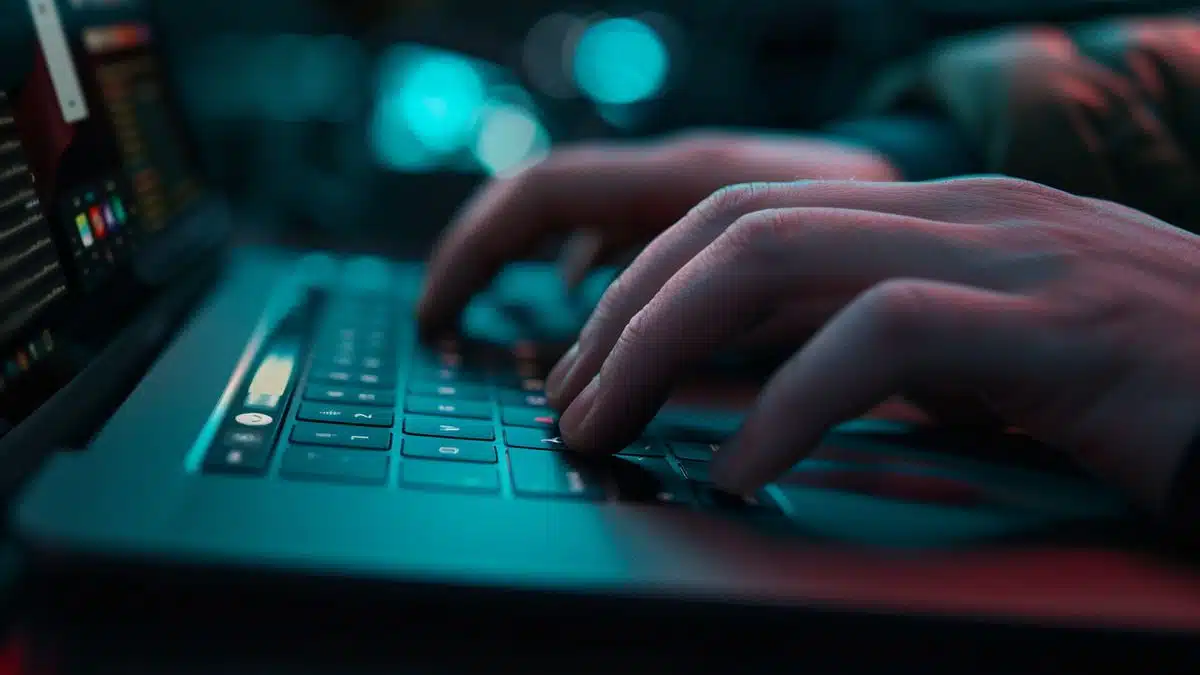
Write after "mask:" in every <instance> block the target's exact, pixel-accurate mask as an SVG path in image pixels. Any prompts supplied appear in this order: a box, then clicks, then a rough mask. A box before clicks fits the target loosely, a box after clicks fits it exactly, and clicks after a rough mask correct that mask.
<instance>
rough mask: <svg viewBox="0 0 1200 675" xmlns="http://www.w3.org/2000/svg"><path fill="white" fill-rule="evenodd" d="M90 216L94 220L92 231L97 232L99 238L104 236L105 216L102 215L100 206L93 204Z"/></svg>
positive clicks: (89, 211)
mask: <svg viewBox="0 0 1200 675" xmlns="http://www.w3.org/2000/svg"><path fill="white" fill-rule="evenodd" d="M88 218H89V219H91V221H92V231H93V232H95V233H96V238H97V239H103V238H104V231H105V229H104V216H102V215H100V207H99V206H93V207H92V208H90V209H88Z"/></svg>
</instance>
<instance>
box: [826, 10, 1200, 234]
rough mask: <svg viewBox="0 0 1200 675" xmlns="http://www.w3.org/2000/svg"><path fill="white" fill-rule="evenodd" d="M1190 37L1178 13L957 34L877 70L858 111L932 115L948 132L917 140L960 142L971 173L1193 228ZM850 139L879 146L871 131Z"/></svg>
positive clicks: (1196, 74)
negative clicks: (1029, 183) (1034, 184)
mask: <svg viewBox="0 0 1200 675" xmlns="http://www.w3.org/2000/svg"><path fill="white" fill-rule="evenodd" d="M1198 45H1200V19H1198V18H1195V17H1186V16H1185V17H1175V18H1146V19H1119V20H1111V21H1105V22H1099V23H1089V24H1083V25H1077V26H1069V27H1065V28H1060V27H1050V26H1023V27H1020V28H1009V29H1005V30H1002V31H997V32H991V33H986V34H977V35H971V36H968V37H965V38H957V39H954V40H950V41H947V42H944V43H940V44H938V45H936V46H935V47H934V48H933V49H932V50H930V51H929V52H927V53H925V54H924V55H922V56H920V57H918V58H917V59H915V60H913V61H912V62H909V63H906V64H902V65H900V66H898V67H897V68H895V69H894V70H893V71H891V72H888V73H885V74H883V76H882V77H880V78H879V80H878V81H876V82H875V83H874V86H873V87H872V88H871V89H870V91H869V92H868V96H867V97H866V98H865V100H864V101H863V102H862V105H861V108H860V111H859V112H860V113H861V119H862V120H869V119H877V118H878V117H879V116H889V117H895V118H905V117H911V116H913V115H919V116H922V117H923V118H924V119H926V120H936V121H937V123H938V124H941V125H945V126H946V127H948V128H949V129H952V132H951V131H943V132H940V133H933V134H931V135H929V136H927V137H928V138H935V137H936V138H941V139H945V138H951V137H954V138H958V139H960V143H961V144H962V146H961V148H960V149H959V150H958V153H959V154H958V155H957V157H958V158H959V160H958V161H959V162H966V161H967V160H968V158H969V160H970V162H971V166H972V170H971V171H970V172H972V173H997V174H1005V175H1010V176H1016V177H1020V178H1026V179H1029V180H1034V181H1038V182H1041V183H1045V184H1048V185H1051V186H1054V187H1057V188H1060V189H1063V190H1067V191H1070V192H1074V193H1077V194H1083V195H1087V196H1091V197H1097V198H1101V199H1108V200H1112V201H1117V202H1121V203H1123V204H1126V205H1129V206H1132V207H1134V208H1138V209H1140V210H1142V211H1146V212H1148V213H1151V214H1153V215H1155V216H1157V217H1159V218H1162V219H1163V220H1166V221H1167V222H1170V223H1172V224H1174V225H1177V226H1180V227H1184V228H1187V229H1190V230H1192V231H1200V46H1198ZM895 128H898V127H893V129H895ZM835 133H836V129H835ZM857 137H858V138H859V139H861V140H863V142H866V143H869V144H871V145H873V146H874V147H876V148H878V149H880V150H882V151H884V152H885V153H886V152H889V147H888V145H887V143H889V142H890V141H888V140H887V138H886V134H881V133H880V131H879V130H878V129H874V130H868V131H867V132H865V133H864V132H863V131H862V130H861V129H860V130H859V131H858V132H857ZM880 139H883V140H880ZM910 145H911V144H910ZM940 147H943V146H937V145H936V144H935V145H931V146H930V152H929V154H930V155H936V153H938V152H941V151H943V150H942V149H939V148H940ZM911 150H912V149H911V148H910V147H903V148H901V152H902V153H903V152H907V153H908V154H904V155H903V156H902V157H903V158H902V159H901V160H899V161H898V164H899V165H901V167H902V169H903V165H904V164H906V163H907V164H910V165H911V164H912V163H913V162H914V161H917V159H919V158H915V157H914V156H913V154H912V151H911ZM921 161H922V162H923V163H921V164H920V166H921V167H923V169H922V170H923V171H925V172H928V171H930V170H944V168H943V167H940V166H939V165H938V161H939V160H938V158H937V157H936V156H933V157H929V156H927V157H926V158H924V159H923V160H921ZM961 166H966V164H961ZM945 175H950V174H948V173H947V174H945ZM922 177H933V176H922Z"/></svg>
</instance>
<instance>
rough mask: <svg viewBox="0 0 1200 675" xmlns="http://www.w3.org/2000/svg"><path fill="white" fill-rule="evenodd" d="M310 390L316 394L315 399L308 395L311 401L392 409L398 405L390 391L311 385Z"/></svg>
mask: <svg viewBox="0 0 1200 675" xmlns="http://www.w3.org/2000/svg"><path fill="white" fill-rule="evenodd" d="M308 388H309V390H310V391H314V392H316V395H315V397H313V396H308V395H306V396H305V398H307V399H309V400H311V401H327V402H330V403H337V402H343V403H352V404H354V405H372V406H379V407H381V408H391V407H392V406H394V405H396V395H395V394H394V393H392V392H390V391H372V390H369V389H355V388H353V387H336V388H330V387H321V386H319V385H309V387H308Z"/></svg>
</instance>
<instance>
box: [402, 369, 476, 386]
mask: <svg viewBox="0 0 1200 675" xmlns="http://www.w3.org/2000/svg"><path fill="white" fill-rule="evenodd" d="M413 379H416V380H421V381H423V382H436V383H438V384H482V383H484V382H486V381H487V375H486V374H485V373H482V372H479V371H476V370H461V369H458V368H431V367H429V366H418V367H417V368H416V369H414V370H413Z"/></svg>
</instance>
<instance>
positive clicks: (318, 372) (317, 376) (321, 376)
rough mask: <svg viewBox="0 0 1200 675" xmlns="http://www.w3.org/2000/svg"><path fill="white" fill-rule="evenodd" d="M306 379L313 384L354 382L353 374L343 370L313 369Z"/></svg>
mask: <svg viewBox="0 0 1200 675" xmlns="http://www.w3.org/2000/svg"><path fill="white" fill-rule="evenodd" d="M308 377H309V379H310V380H312V381H314V382H334V383H337V384H350V383H351V382H353V381H354V373H352V372H350V371H349V370H345V369H343V368H314V369H313V371H312V373H311V374H310V375H309V376H308Z"/></svg>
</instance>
